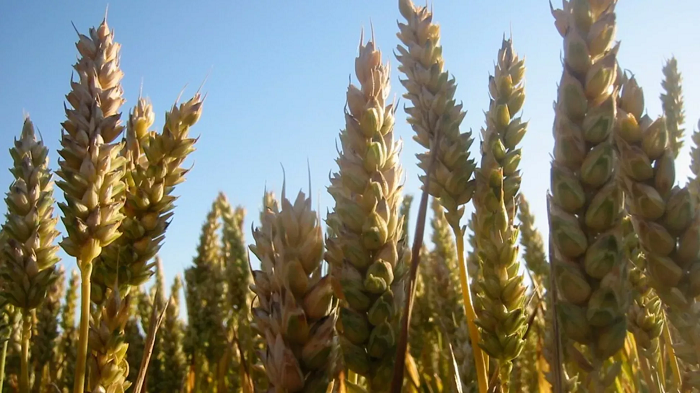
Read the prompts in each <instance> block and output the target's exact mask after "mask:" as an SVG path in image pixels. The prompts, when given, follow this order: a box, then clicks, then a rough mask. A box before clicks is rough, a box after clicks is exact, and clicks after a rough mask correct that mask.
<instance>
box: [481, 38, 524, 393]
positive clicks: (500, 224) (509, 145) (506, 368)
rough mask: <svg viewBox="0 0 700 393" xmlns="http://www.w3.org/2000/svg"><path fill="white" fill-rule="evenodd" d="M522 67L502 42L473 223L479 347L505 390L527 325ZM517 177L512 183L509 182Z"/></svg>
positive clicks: (492, 82)
mask: <svg viewBox="0 0 700 393" xmlns="http://www.w3.org/2000/svg"><path fill="white" fill-rule="evenodd" d="M524 74H525V66H524V62H523V61H522V60H519V59H518V57H517V55H516V54H515V52H514V49H513V45H512V41H510V40H504V41H503V44H502V47H501V49H500V50H499V51H498V61H497V63H496V66H495V72H494V75H493V76H491V77H490V78H489V92H490V95H491V102H490V105H489V110H488V112H487V114H486V128H485V129H483V130H482V138H483V142H482V143H481V167H480V168H479V169H478V170H477V172H476V194H475V196H474V207H475V209H476V221H475V222H474V229H475V238H476V243H477V256H478V258H479V269H480V273H481V274H480V275H481V276H482V277H483V280H479V282H478V283H477V285H476V288H475V289H476V290H477V296H476V298H475V308H476V314H477V323H478V325H479V328H480V333H481V335H480V340H481V341H479V346H481V348H482V349H484V351H486V353H488V354H489V356H491V357H492V358H494V360H496V361H497V362H498V372H499V377H500V381H499V383H500V385H501V388H502V389H503V390H504V391H508V390H509V382H510V372H511V370H512V367H513V365H512V360H513V359H514V358H516V357H517V356H518V355H519V354H520V352H521V351H522V348H523V344H524V341H523V335H524V334H525V330H526V329H527V318H526V315H525V308H524V305H525V286H524V285H523V275H522V274H521V273H520V272H519V270H520V263H519V256H518V254H519V248H518V229H517V227H515V224H514V220H515V214H516V212H517V205H516V201H517V199H516V198H517V196H518V191H519V189H520V171H519V170H518V164H519V163H520V149H517V148H516V147H517V144H518V143H519V142H520V141H521V140H522V138H523V136H524V135H525V130H526V124H525V123H523V122H522V121H521V120H520V118H515V115H516V114H517V113H518V112H519V111H520V109H521V108H522V106H523V102H524V100H525V91H524V87H523V84H522V80H523V76H524ZM514 179H515V181H513V180H514Z"/></svg>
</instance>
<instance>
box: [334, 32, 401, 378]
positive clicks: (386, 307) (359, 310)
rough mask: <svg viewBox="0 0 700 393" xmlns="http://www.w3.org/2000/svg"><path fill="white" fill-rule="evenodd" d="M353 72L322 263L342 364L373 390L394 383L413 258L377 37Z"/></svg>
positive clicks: (363, 49) (386, 79) (364, 48)
mask: <svg viewBox="0 0 700 393" xmlns="http://www.w3.org/2000/svg"><path fill="white" fill-rule="evenodd" d="M355 74H356V75H357V79H358V81H359V83H360V86H359V88H358V87H356V86H355V85H352V84H351V85H350V86H349V87H348V91H347V110H346V113H345V123H346V125H345V129H344V130H343V131H342V132H341V134H340V141H341V145H342V151H340V152H339V154H340V157H339V158H338V159H337V163H338V167H339V171H338V172H337V173H334V174H333V176H332V178H331V186H330V187H329V188H328V192H329V193H330V194H331V196H332V197H333V199H334V200H335V209H334V211H333V212H332V213H331V214H329V216H328V218H327V222H328V225H329V227H330V228H331V232H332V233H333V234H334V236H333V237H329V238H328V240H327V242H326V245H327V248H328V251H327V253H326V261H328V263H329V264H330V267H331V275H332V277H333V285H334V288H335V290H336V296H338V297H339V298H340V299H342V300H343V301H344V302H343V305H342V307H341V310H340V317H339V318H340V321H339V322H340V328H339V334H340V336H341V339H340V341H341V348H342V353H343V355H344V361H345V363H346V365H347V367H348V368H349V369H350V370H351V371H353V372H355V373H357V374H359V375H362V376H365V377H366V378H367V380H368V384H369V387H370V389H371V390H373V391H374V390H377V389H379V390H381V389H387V388H388V384H389V383H390V381H391V375H392V372H393V360H394V354H395V351H394V350H393V348H394V346H395V345H396V339H397V337H398V333H399V330H398V322H399V320H400V308H401V306H400V305H401V304H402V299H403V296H402V295H403V293H404V288H403V279H402V278H403V276H404V274H405V272H406V271H407V268H408V260H409V259H410V253H409V251H408V248H407V244H406V243H405V237H404V235H403V221H402V220H401V219H400V216H399V208H400V203H401V185H400V181H401V177H402V176H403V170H402V168H401V165H400V163H399V151H400V149H401V142H400V141H394V130H393V128H394V112H395V109H394V106H393V104H389V105H386V99H387V96H388V94H389V67H388V66H386V65H384V64H382V60H381V52H380V51H379V50H377V49H376V46H375V42H374V40H371V41H369V42H368V43H367V44H364V41H363V40H361V42H360V48H359V55H358V57H357V58H356V59H355Z"/></svg>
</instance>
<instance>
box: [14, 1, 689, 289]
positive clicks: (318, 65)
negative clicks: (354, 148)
mask: <svg viewBox="0 0 700 393" xmlns="http://www.w3.org/2000/svg"><path fill="white" fill-rule="evenodd" d="M558 5H559V3H558V2H556V1H555V6H558ZM106 6H107V2H105V1H90V2H88V1H83V2H60V1H44V2H39V1H36V2H28V1H27V2H19V1H4V2H0V118H1V119H2V120H3V121H2V127H0V168H8V167H9V165H10V156H9V154H8V153H6V152H7V149H8V148H9V147H10V146H11V143H12V141H13V138H14V137H15V136H16V135H18V134H19V132H20V131H21V128H22V119H23V113H24V111H26V112H28V113H29V114H30V115H31V117H32V119H33V121H34V122H35V125H36V126H37V127H38V128H39V130H40V131H41V132H42V134H43V136H44V138H45V141H46V144H47V145H48V146H49V148H50V149H51V155H50V159H51V166H52V168H54V169H55V167H56V165H57V161H58V155H57V153H56V151H57V148H58V147H59V138H60V130H61V128H60V123H61V122H62V121H63V120H64V113H63V102H64V96H65V94H67V93H68V91H69V87H70V86H69V80H70V75H71V67H72V65H73V63H74V62H75V59H76V56H77V51H76V49H75V46H74V43H75V41H76V38H77V37H76V35H75V32H74V31H73V27H72V26H71V22H73V23H74V24H75V26H76V27H77V28H78V30H79V31H80V32H82V33H87V31H88V28H89V27H91V26H96V25H98V24H99V23H100V21H101V19H102V17H103V15H104V12H105V8H106ZM433 9H434V11H435V21H436V22H438V23H439V24H440V25H441V27H442V37H443V38H442V44H443V46H444V56H445V61H446V67H447V69H448V70H449V71H450V72H451V73H452V74H453V75H454V76H455V77H456V78H457V81H458V90H457V98H458V100H461V101H463V102H464V105H465V107H466V109H467V110H468V113H467V116H466V118H465V121H464V123H463V127H464V129H469V128H472V129H473V130H474V137H475V138H476V140H477V141H476V142H475V143H474V145H473V149H472V150H473V151H474V153H476V149H477V146H478V140H479V132H478V131H479V129H480V127H481V125H482V124H483V121H484V115H483V110H484V109H485V108H486V107H487V105H488V93H487V80H488V79H487V78H488V75H489V72H492V70H493V61H494V58H495V56H496V53H497V50H498V48H499V47H500V41H501V38H502V36H503V34H504V32H505V33H508V32H509V31H511V30H512V32H513V36H514V42H515V48H516V50H517V52H518V53H519V54H520V55H521V56H524V57H525V59H526V65H527V73H526V89H527V99H526V102H525V106H524V111H525V112H524V117H525V118H526V119H529V120H530V128H529V133H528V134H527V136H526V137H525V139H524V141H523V147H524V154H523V160H522V168H523V172H524V174H523V178H524V181H523V187H522V192H523V193H524V194H525V195H526V197H527V198H528V199H529V200H530V201H531V204H532V206H533V209H534V212H535V213H536V217H537V223H538V224H539V227H540V229H541V230H542V231H543V233H544V235H545V238H546V230H547V228H546V211H545V194H546V191H547V189H548V185H549V168H550V154H551V151H552V144H553V140H552V132H551V130H552V119H553V110H552V103H553V101H554V99H555V92H556V84H557V82H558V80H559V78H560V76H561V62H560V53H561V49H560V48H561V47H562V40H561V38H560V37H559V35H558V33H557V32H556V30H555V28H554V25H553V18H552V16H551V15H550V11H549V4H548V2H547V1H546V0H517V1H516V0H507V1H506V0H502V1H476V0H473V1H444V0H435V1H434V2H433ZM617 14H618V35H617V37H618V39H620V40H621V41H622V46H621V50H620V54H619V59H620V62H621V64H622V66H623V67H625V68H628V69H631V70H633V71H634V73H635V74H636V76H637V79H638V80H639V82H640V84H641V85H642V86H643V88H644V91H645V93H646V98H647V101H646V102H647V109H648V111H649V113H650V114H652V115H657V114H659V113H660V110H661V109H660V108H661V106H660V103H659V100H658V97H659V94H660V89H661V88H660V82H661V67H662V65H663V63H664V60H665V59H667V58H669V57H670V56H671V55H675V56H676V57H677V58H678V60H679V65H680V68H681V71H682V72H683V77H684V85H683V87H684V89H685V90H684V92H685V102H686V117H687V122H688V124H687V125H686V128H687V130H688V131H687V138H686V139H687V144H686V147H685V148H684V150H683V152H682V153H681V157H680V158H679V160H678V172H679V176H678V178H679V179H681V180H682V181H685V178H686V176H687V174H688V169H687V168H688V163H689V161H690V160H689V157H688V153H689V144H690V132H692V131H693V130H694V129H695V128H696V124H697V119H698V118H699V117H700V107H699V105H698V104H699V103H700V73H697V72H694V71H695V70H694V67H695V66H696V65H697V64H700V51H698V42H699V39H700V33H699V31H700V30H699V29H698V26H697V15H700V3H699V2H697V1H691V0H665V1H663V2H661V1H654V0H621V1H620V4H619V6H618V10H617ZM399 18H400V14H399V12H398V8H397V1H395V0H381V1H378V0H353V1H347V0H346V1H327V0H325V1H322V0H307V1H280V0H277V1H263V0H259V1H220V2H213V1H201V2H192V1H180V0H171V1H164V0H149V1H112V2H111V4H109V19H108V21H109V24H110V27H111V28H113V29H114V30H115V32H116V40H117V41H118V42H120V43H121V44H122V52H121V66H122V69H123V71H124V73H125V77H124V80H123V85H124V91H125V95H126V99H127V103H126V106H125V107H124V113H125V114H124V117H123V118H124V119H126V117H127V115H126V114H127V113H128V110H129V108H130V107H131V106H132V105H134V104H135V103H136V99H137V97H138V94H139V86H140V85H141V83H142V81H143V92H144V95H146V96H148V97H150V99H151V100H152V102H153V104H154V106H155V110H156V114H157V120H156V127H158V128H159V127H162V124H163V118H164V113H165V111H166V110H167V109H168V108H169V107H170V106H171V105H172V103H173V102H174V100H175V98H176V97H177V96H178V94H179V92H180V91H181V90H182V89H183V87H184V86H185V85H187V89H186V90H185V94H184V97H189V96H190V95H191V94H193V93H194V92H195V91H196V89H197V87H198V86H199V85H200V84H201V82H202V81H203V80H204V79H205V77H206V76H207V75H209V76H208V79H207V83H206V85H205V87H204V91H205V92H206V93H208V97H207V100H206V103H205V107H204V113H203V116H202V118H201V121H200V122H199V123H198V124H197V125H196V127H195V128H194V129H193V133H194V134H195V135H200V136H201V139H200V141H199V143H198V144H197V149H198V150H197V151H196V152H195V153H194V154H193V155H192V159H191V160H189V162H190V163H192V162H194V168H193V170H192V172H191V173H190V174H189V176H188V179H187V182H185V183H184V184H182V185H180V186H178V188H177V190H176V193H177V194H178V195H181V197H180V199H179V201H178V202H177V205H178V207H177V209H176V214H175V218H174V221H173V223H172V225H171V226H170V228H169V230H168V233H167V238H166V242H165V246H164V247H163V249H162V252H161V256H162V257H163V260H164V263H165V267H166V278H167V280H168V282H170V281H171V280H172V278H173V277H174V275H175V274H180V273H181V272H182V271H183V269H185V268H186V267H187V266H189V265H190V264H191V260H192V257H193V255H194V252H195V247H196V244H197V241H198V237H199V232H200V228H201V225H202V223H203V221H204V218H205V215H206V213H207V211H208V209H209V208H210V205H211V202H212V201H213V199H214V198H215V197H216V195H217V193H218V192H219V191H224V192H225V193H226V194H228V196H229V198H230V200H231V202H232V203H233V204H240V205H243V206H244V207H245V208H246V209H247V211H248V216H247V218H246V223H245V227H246V235H247V241H248V242H250V241H251V240H252V238H251V236H250V225H251V222H252V221H257V217H258V210H259V208H260V201H261V196H262V193H263V190H264V187H265V185H266V184H267V187H268V188H271V189H273V190H275V191H276V192H277V194H278V195H279V191H280V188H281V185H282V171H281V168H280V164H283V165H284V167H285V169H286V172H287V184H288V192H290V193H293V194H295V193H296V191H298V190H299V189H300V188H304V189H306V187H307V186H306V185H307V178H306V177H307V176H306V174H307V167H306V165H307V164H306V163H307V159H308V160H309V162H310V166H311V177H312V179H311V180H312V186H313V196H314V204H315V205H316V204H318V206H320V209H321V213H322V216H325V212H326V209H328V208H331V207H332V199H331V198H330V197H329V196H328V195H327V193H326V189H325V187H326V186H327V185H328V176H329V173H330V172H331V171H335V170H336V168H337V167H336V165H335V162H334V159H335V158H336V156H337V153H336V150H335V146H336V142H337V140H338V133H339V130H340V129H341V128H342V127H343V123H344V120H343V105H344V103H345V91H346V87H347V83H348V77H349V75H350V74H351V73H352V72H353V69H354V57H355V55H356V50H357V45H358V41H359V37H360V31H361V29H362V28H363V27H364V28H365V31H367V32H368V31H369V28H370V22H371V23H372V24H373V25H374V30H375V35H376V38H377V41H378V45H379V47H380V49H381V50H383V51H384V60H385V61H390V62H391V66H392V87H393V90H392V92H393V93H394V94H396V95H398V96H400V95H401V94H403V89H402V86H401V85H400V84H399V82H398V76H399V74H398V71H397V70H396V66H397V61H396V59H395V58H394V57H393V54H392V52H393V50H394V48H395V46H396V45H397V44H398V39H397V38H396V32H397V26H396V21H397V19H399ZM353 80H354V77H353ZM401 103H402V104H403V103H405V100H402V101H401ZM396 134H397V135H398V136H399V137H401V138H403V139H404V142H405V148H404V151H403V154H402V162H403V165H404V167H405V169H406V174H407V182H406V190H407V192H408V193H413V194H416V195H417V194H418V192H419V183H418V181H417V175H418V170H417V167H416V166H415V163H416V159H415V156H414V155H415V153H417V152H418V151H419V149H418V146H417V144H416V143H415V142H413V141H412V140H411V137H412V136H413V131H412V130H411V129H410V128H409V127H408V125H407V124H406V123H405V113H404V112H403V111H401V110H400V111H399V112H398V119H397V122H396ZM10 181H11V175H10V173H9V172H8V171H6V170H2V171H0V189H1V190H2V191H3V193H4V192H5V190H7V187H8V186H9V184H10ZM56 197H57V198H59V199H62V195H61V193H60V190H57V192H56ZM2 205H3V206H2V207H1V208H0V209H1V210H0V212H1V211H4V210H5V207H4V204H2ZM416 211H417V204H414V209H413V215H412V216H413V218H415V215H416V214H415V213H416ZM467 214H469V212H468V213H467ZM413 222H414V220H412V223H411V228H413ZM62 255H63V256H65V254H62ZM63 263H65V265H66V267H67V268H68V270H70V269H71V268H73V267H74V266H75V264H74V261H72V260H71V259H66V260H64V262H63Z"/></svg>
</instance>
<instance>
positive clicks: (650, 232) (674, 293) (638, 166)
mask: <svg viewBox="0 0 700 393" xmlns="http://www.w3.org/2000/svg"><path fill="white" fill-rule="evenodd" d="M619 106H620V109H619V111H618V115H617V123H616V130H615V131H616V133H615V136H616V142H617V147H618V149H619V151H620V164H621V165H620V166H621V168H622V178H623V184H624V189H625V192H626V194H627V201H628V203H629V206H630V214H631V219H632V224H633V225H634V231H635V232H636V233H637V236H638V237H639V244H640V245H641V249H642V251H643V252H644V255H645V258H646V269H645V273H646V275H647V276H648V277H649V279H650V281H649V284H650V285H651V287H652V288H654V290H655V291H656V293H657V294H658V296H659V298H661V300H662V302H663V303H665V305H666V306H667V307H668V309H667V315H668V317H669V319H670V320H671V322H672V324H673V325H674V326H675V327H676V328H677V329H678V332H679V333H680V337H681V338H682V340H683V341H684V344H683V345H679V346H678V347H677V348H676V350H677V352H676V354H677V355H678V357H680V358H681V359H683V361H684V363H686V366H687V367H688V368H689V369H688V370H687V371H688V378H687V380H686V381H685V383H687V384H689V385H690V386H695V387H698V386H700V379H698V378H695V377H693V375H697V374H696V373H697V371H698V367H700V328H698V324H699V323H700V307H698V302H697V300H696V297H697V296H698V295H700V260H698V257H697V256H698V250H700V242H699V241H698V233H699V232H700V211H699V210H697V208H696V201H695V200H694V198H693V196H692V195H691V193H690V192H689V190H688V188H687V187H683V188H680V187H678V186H674V183H675V175H676V174H675V163H674V153H673V146H672V144H671V141H670V140H669V134H668V131H667V130H666V121H665V119H664V118H663V117H660V118H657V119H656V120H652V119H651V118H650V117H649V116H647V115H644V95H643V92H642V89H641V88H640V87H639V86H638V85H637V83H636V81H635V79H634V78H630V79H628V80H627V81H625V83H624V85H623V90H622V94H621V98H620V105H619Z"/></svg>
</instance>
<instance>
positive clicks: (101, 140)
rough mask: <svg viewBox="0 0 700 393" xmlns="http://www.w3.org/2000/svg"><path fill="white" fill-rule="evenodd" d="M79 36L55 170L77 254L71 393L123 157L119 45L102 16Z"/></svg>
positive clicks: (111, 236)
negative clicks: (77, 329)
mask: <svg viewBox="0 0 700 393" xmlns="http://www.w3.org/2000/svg"><path fill="white" fill-rule="evenodd" d="M79 37H80V40H79V41H78V43H77V45H76V46H77V48H78V52H80V58H79V60H78V63H77V64H75V66H74V68H75V71H76V73H77V75H78V80H77V81H73V82H71V87H72V90H71V92H70V93H69V94H68V95H67V97H66V99H67V100H68V102H69V103H70V105H71V106H72V109H69V108H66V117H67V120H66V121H65V122H63V124H62V125H63V132H62V135H61V146H62V149H61V150H60V151H59V154H60V155H61V158H62V159H61V160H59V166H60V169H59V170H58V171H57V172H56V174H57V175H58V176H59V177H60V178H61V179H62V180H61V181H59V182H57V185H58V186H59V187H60V188H61V189H62V190H63V191H64V195H65V200H66V202H65V203H59V207H60V208H61V210H62V211H63V215H64V216H63V222H64V224H65V227H66V231H67V232H68V233H67V236H66V237H65V238H64V239H63V241H62V242H61V247H63V249H64V250H65V251H66V253H68V255H70V256H73V257H75V258H76V259H77V264H78V267H79V268H80V273H81V281H82V283H81V287H82V289H81V313H80V341H79V344H78V359H77V364H76V370H75V384H74V392H75V393H82V392H83V389H84V385H83V380H84V376H85V362H86V359H87V351H88V330H89V314H90V279H91V276H92V268H93V261H94V260H95V258H97V257H98V256H99V255H100V253H101V252H102V248H103V247H107V246H108V245H109V244H110V243H112V242H113V241H114V240H116V239H117V238H118V237H119V236H120V235H121V234H120V232H119V231H118V228H119V224H120V223H121V220H122V218H123V215H122V214H121V209H122V206H123V204H124V183H123V181H122V177H123V174H124V173H123V167H124V163H125V160H124V158H122V157H120V151H121V147H122V146H121V144H119V143H113V142H114V140H115V139H117V137H119V135H120V134H121V133H122V130H123V129H124V127H123V126H122V125H121V120H120V117H121V113H120V112H119V108H120V107H121V105H122V104H123V102H124V99H123V98H122V87H121V83H120V82H121V79H122V72H121V70H120V69H119V48H120V45H119V44H117V43H116V42H114V33H113V32H111V31H110V30H109V27H108V26H107V21H106V20H105V21H103V22H102V24H100V26H99V27H98V28H97V29H94V28H92V29H90V36H89V37H88V36H85V35H82V34H80V35H79Z"/></svg>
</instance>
